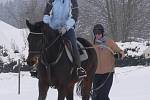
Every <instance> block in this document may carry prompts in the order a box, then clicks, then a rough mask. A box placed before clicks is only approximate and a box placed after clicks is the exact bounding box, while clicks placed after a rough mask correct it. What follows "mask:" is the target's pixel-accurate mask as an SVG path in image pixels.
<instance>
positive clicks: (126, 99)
mask: <svg viewBox="0 0 150 100" xmlns="http://www.w3.org/2000/svg"><path fill="white" fill-rule="evenodd" d="M115 71H116V73H115V75H114V82H113V86H112V89H111V92H110V98H111V100H149V99H150V86H149V85H150V78H149V77H150V66H147V67H144V66H133V67H124V68H116V69H115ZM37 97H38V80H37V79H35V78H31V77H30V75H29V73H28V72H21V94H20V95H18V74H12V73H0V99H1V100H37ZM74 98H75V100H81V98H79V97H78V96H77V95H76V93H74ZM46 100H57V90H55V89H51V88H50V89H49V92H48V96H47V99H46Z"/></svg>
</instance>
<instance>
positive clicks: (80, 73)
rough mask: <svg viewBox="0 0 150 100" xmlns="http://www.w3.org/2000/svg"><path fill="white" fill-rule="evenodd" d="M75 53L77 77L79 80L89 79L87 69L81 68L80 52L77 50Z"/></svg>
mask: <svg viewBox="0 0 150 100" xmlns="http://www.w3.org/2000/svg"><path fill="white" fill-rule="evenodd" d="M73 51H74V63H75V67H76V70H77V77H78V79H81V78H85V77H87V75H86V71H85V69H84V68H82V67H81V61H80V55H79V52H78V50H77V51H76V50H75V48H74V50H73Z"/></svg>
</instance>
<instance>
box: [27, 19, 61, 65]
mask: <svg viewBox="0 0 150 100" xmlns="http://www.w3.org/2000/svg"><path fill="white" fill-rule="evenodd" d="M26 24H27V27H28V28H29V30H30V34H29V36H28V42H29V55H28V58H27V63H28V64H29V65H34V64H36V63H37V62H38V58H39V56H40V55H41V50H42V48H43V49H47V51H49V52H45V53H46V55H47V57H48V59H51V58H55V57H56V54H55V53H57V52H58V48H59V47H58V44H59V43H60V41H58V40H60V37H61V35H60V34H59V32H58V31H57V30H53V29H51V28H50V27H49V25H48V24H44V23H43V21H40V22H36V23H34V24H31V23H30V22H29V21H28V20H26ZM43 41H44V43H42V42H43ZM52 60H53V59H52ZM49 61H51V60H49Z"/></svg>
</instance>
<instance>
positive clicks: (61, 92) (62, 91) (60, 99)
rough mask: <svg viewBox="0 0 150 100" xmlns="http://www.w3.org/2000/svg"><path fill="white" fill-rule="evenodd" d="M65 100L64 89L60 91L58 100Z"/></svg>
mask: <svg viewBox="0 0 150 100" xmlns="http://www.w3.org/2000/svg"><path fill="white" fill-rule="evenodd" d="M64 99H65V92H64V88H59V89H58V100H64Z"/></svg>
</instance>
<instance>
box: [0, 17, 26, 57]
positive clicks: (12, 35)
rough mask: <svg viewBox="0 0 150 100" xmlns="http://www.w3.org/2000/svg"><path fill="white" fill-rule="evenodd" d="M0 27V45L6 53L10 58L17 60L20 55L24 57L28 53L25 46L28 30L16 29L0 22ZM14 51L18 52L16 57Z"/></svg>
mask: <svg viewBox="0 0 150 100" xmlns="http://www.w3.org/2000/svg"><path fill="white" fill-rule="evenodd" d="M0 27H1V30H0V45H1V46H3V47H4V48H5V49H6V50H7V51H8V54H9V56H10V58H15V59H18V57H20V56H21V55H25V56H26V55H27V53H28V47H27V46H26V41H27V40H26V37H27V34H28V33H29V32H28V30H27V29H17V28H15V27H13V26H11V25H9V24H7V23H5V22H3V21H1V20H0ZM15 50H18V51H19V54H18V55H16V54H15V53H14V51H15ZM16 57H17V58H16ZM4 59H5V58H4Z"/></svg>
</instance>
